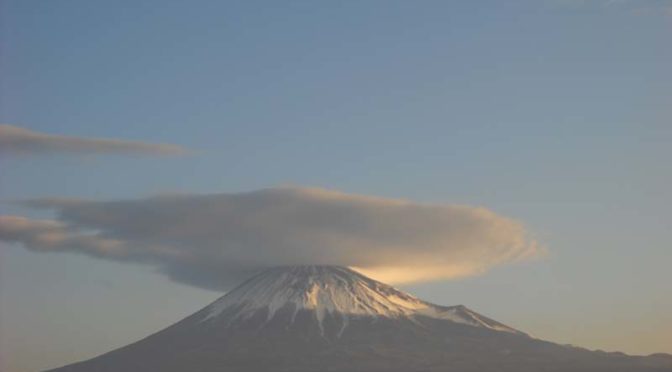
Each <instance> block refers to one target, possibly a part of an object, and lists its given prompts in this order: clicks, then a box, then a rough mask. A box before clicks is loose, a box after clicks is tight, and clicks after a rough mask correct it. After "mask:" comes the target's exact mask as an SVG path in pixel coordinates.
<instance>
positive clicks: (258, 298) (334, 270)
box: [205, 266, 520, 333]
mask: <svg viewBox="0 0 672 372" xmlns="http://www.w3.org/2000/svg"><path fill="white" fill-rule="evenodd" d="M287 308H289V309H291V310H293V311H294V315H296V313H297V312H298V311H300V310H309V311H314V312H315V315H316V318H317V320H318V322H319V325H320V328H321V327H322V320H323V319H324V317H325V315H326V314H332V315H333V314H338V315H340V317H341V318H342V319H344V325H343V327H345V326H346V324H345V322H347V317H349V316H350V317H358V316H372V317H386V318H400V317H408V318H413V317H417V316H427V317H432V318H437V319H445V320H450V321H453V322H457V323H463V324H468V325H472V326H476V327H483V328H488V329H492V330H497V331H505V332H511V333H520V332H519V331H517V330H515V329H513V328H510V327H507V326H505V325H503V324H501V323H498V322H496V321H494V320H491V319H488V318H486V317H483V316H481V315H479V314H477V313H475V312H473V311H471V310H469V309H467V308H466V307H464V306H452V307H443V306H437V305H433V304H431V303H428V302H425V301H422V300H420V299H418V298H416V297H414V296H411V295H409V294H407V293H404V292H402V291H399V290H397V289H395V288H393V287H391V286H389V285H387V284H383V283H380V282H377V281H375V280H373V279H370V278H367V277H365V276H363V275H361V274H359V273H357V272H355V271H353V270H351V269H348V268H344V267H337V266H289V267H278V268H273V269H270V270H267V271H264V272H262V273H261V274H259V275H257V276H255V277H253V278H251V279H249V280H248V281H246V282H244V283H243V284H241V285H240V286H238V287H237V288H235V289H234V290H232V291H231V292H229V293H227V294H226V295H225V296H223V297H222V298H220V299H219V300H217V301H216V302H214V303H213V304H211V305H210V306H209V307H208V308H207V314H208V315H207V316H206V318H205V320H209V319H213V318H216V317H217V316H218V315H220V314H221V313H222V312H224V311H225V310H228V309H236V313H235V315H234V316H233V319H238V318H243V319H244V318H248V317H251V316H252V315H254V314H255V313H256V312H257V311H259V310H267V314H268V320H270V319H272V318H273V316H274V315H275V314H276V313H277V312H278V310H280V309H287Z"/></svg>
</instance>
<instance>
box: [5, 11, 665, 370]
mask: <svg viewBox="0 0 672 372" xmlns="http://www.w3.org/2000/svg"><path fill="white" fill-rule="evenodd" d="M0 7H1V8H0V32H1V33H0V45H1V46H0V66H1V68H2V71H3V72H2V79H1V80H0V90H1V91H0V94H1V95H0V105H1V106H0V123H2V124H8V125H12V126H17V127H21V128H25V129H29V130H32V131H35V132H40V133H48V134H54V135H66V136H75V137H96V138H104V139H118V140H130V141H142V142H146V143H155V144H174V145H179V146H183V147H184V148H186V149H188V150H190V153H189V154H188V155H186V156H163V155H160V156H153V155H152V154H151V153H152V152H157V153H158V152H167V153H170V152H171V151H173V150H174V148H171V147H168V148H162V149H157V148H152V147H142V148H136V149H135V150H137V152H140V154H135V155H133V156H126V155H125V154H124V152H125V151H127V150H128V149H129V147H127V146H126V145H124V144H119V143H116V142H115V143H107V142H106V143H105V146H108V147H109V148H108V150H109V151H105V152H111V153H110V154H87V153H86V151H82V153H81V154H72V153H70V154H65V153H62V154H59V153H58V151H55V152H54V153H40V154H33V155H27V154H13V153H6V152H4V153H3V152H1V151H0V199H2V200H3V201H7V200H16V199H27V198H38V197H73V198H90V199H101V200H114V199H135V198H143V197H147V196H152V195H157V194H164V193H222V192H224V193H239V192H247V191H253V190H258V189H263V188H267V187H273V186H278V185H299V186H311V187H320V188H326V189H331V190H338V191H342V192H346V193H350V194H358V195H370V196H377V197H384V198H394V199H408V200H412V201H415V202H420V203H448V204H460V205H472V206H484V207H486V208H489V209H491V210H493V211H495V212H496V213H499V214H501V215H503V216H507V217H512V218H515V219H517V220H519V221H522V223H524V224H525V226H526V227H527V229H528V230H529V231H530V232H531V233H532V234H533V235H534V237H535V239H537V240H538V241H539V242H540V243H541V244H543V246H544V247H546V248H547V250H548V253H547V255H545V256H543V257H539V258H536V259H532V260H526V261H524V262H519V263H513V264H504V265H500V266H496V267H494V268H493V269H491V270H489V271H487V272H486V273H484V274H483V275H478V276H471V277H467V278H461V279H456V280H437V281H432V282H426V283H416V284H412V285H411V284H406V285H400V288H401V289H404V290H407V291H409V292H411V293H413V294H415V295H416V296H418V297H421V298H423V299H426V300H429V301H432V302H435V303H439V304H444V305H456V304H464V305H466V306H468V307H470V308H472V309H474V310H476V311H478V312H480V313H482V314H484V315H486V316H489V317H492V318H494V319H496V320H498V321H501V322H503V323H506V324H508V325H511V326H513V327H515V328H518V329H520V330H523V331H525V332H528V333H531V334H532V335H534V336H536V337H539V338H542V339H546V340H550V341H554V342H558V343H571V344H575V345H580V346H584V347H587V348H590V349H603V350H609V351H616V350H618V351H624V352H628V353H633V354H649V353H654V352H667V353H672V284H670V283H672V270H671V269H670V263H671V262H672V246H671V242H672V233H671V231H672V213H671V212H670V207H671V206H672V191H671V190H672V187H670V185H671V184H672V167H671V166H670V159H672V71H671V70H672V68H671V67H670V66H672V43H670V40H671V39H672V1H665V0H630V1H629V0H622V1H609V0H604V1H601V0H546V1H543V0H542V1H539V0H534V1H532V0H530V1H510V2H501V1H453V2H449V1H422V2H410V1H361V2H354V1H351V2H348V1H346V2H313V1H299V2H296V1H288V2H271V1H268V2H259V1H240V2H227V1H214V0H212V1H210V0H208V1H196V2H189V3H186V2H178V1H172V0H171V1H165V0H163V1H158V0H148V1H115V2H107V3H101V2H91V1H84V0H71V1H39V0H33V1H20V0H5V1H4V2H2V4H1V5H0ZM125 146H126V147H125ZM131 148H132V147H131ZM143 153H149V154H143ZM168 155H170V154H168ZM0 208H1V210H0V215H17V216H25V217H29V218H50V217H52V216H51V215H50V214H48V213H45V212H41V211H35V210H31V209H26V208H22V207H20V206H18V205H13V204H7V203H3V204H2V206H1V207H0ZM0 247H1V249H0V370H2V371H3V372H22V371H36V370H41V369H45V368H50V367H57V366H60V365H64V364H67V363H70V362H74V361H77V360H81V359H85V358H90V357H93V356H95V355H98V354H100V353H103V352H105V351H109V350H111V349H113V348H115V347H119V346H122V345H125V344H128V343H130V342H132V341H135V340H138V339H140V338H142V337H144V336H146V335H148V334H149V333H152V332H154V331H157V330H160V329H162V328H164V327H166V326H167V325H170V324H172V323H173V322H175V321H177V320H179V319H181V317H183V316H186V315H188V314H191V313H193V312H194V311H196V310H198V309H200V308H202V307H203V306H205V305H207V304H208V303H209V302H210V301H212V300H214V299H215V298H217V297H218V296H219V295H220V293H219V292H216V291H210V290H205V289H199V288H197V287H193V286H188V285H185V284H180V283H177V282H175V281H171V280H169V279H166V277H165V276H163V275H161V274H160V273H159V272H157V270H156V268H153V267H150V266H146V265H142V264H131V263H127V264H125V263H119V262H112V261H107V260H99V259H95V258H90V257H87V256H83V255H78V254H74V253H72V254H70V253H52V254H45V253H36V252H32V251H28V250H26V249H25V248H24V247H22V246H21V245H19V244H7V243H0Z"/></svg>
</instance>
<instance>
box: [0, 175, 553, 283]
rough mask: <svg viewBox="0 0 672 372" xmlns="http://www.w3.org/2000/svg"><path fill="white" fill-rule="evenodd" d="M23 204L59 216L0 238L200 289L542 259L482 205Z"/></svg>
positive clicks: (267, 201)
mask: <svg viewBox="0 0 672 372" xmlns="http://www.w3.org/2000/svg"><path fill="white" fill-rule="evenodd" d="M22 204H23V205H25V206H28V207H32V208H38V209H48V210H53V211H55V212H56V215H57V216H58V217H57V219H56V220H46V221H45V220H29V219H25V218H22V217H16V216H4V217H0V240H2V241H7V242H15V243H21V244H23V245H24V246H25V247H27V248H28V249H30V250H33V251H40V252H60V251H63V252H77V253H84V254H87V255H91V256H95V257H98V258H104V259H112V260H117V261H129V262H141V263H146V264H150V265H154V266H156V267H158V268H159V269H160V270H161V272H163V273H165V274H167V275H168V276H169V277H171V278H172V279H174V280H177V281H180V282H183V283H188V284H192V285H195V286H199V287H203V288H210V289H226V288H228V287H229V286H230V285H232V284H235V282H237V281H239V280H241V279H242V278H244V277H245V276H247V275H249V274H250V273H252V272H254V271H257V270H260V269H262V268H265V267H269V266H275V265H297V264H330V265H343V266H351V267H357V268H361V269H362V270H363V271H366V272H367V273H369V274H372V275H374V276H376V273H379V274H380V275H382V276H385V273H387V274H389V275H387V277H385V278H381V279H385V280H390V281H392V282H404V281H413V280H431V279H440V278H450V277H455V276H461V275H473V274H478V273H481V272H483V271H485V270H487V269H488V268H490V267H492V266H495V265H499V264H503V263H506V262H511V261H516V260H519V259H522V258H526V257H530V256H534V255H537V254H538V253H540V251H541V249H540V248H539V246H538V245H537V244H536V242H535V241H534V240H533V239H531V238H530V237H529V236H528V233H527V232H526V231H525V228H524V227H523V226H522V224H521V223H519V222H517V221H515V220H512V219H509V218H506V217H503V216H500V215H497V214H495V213H494V212H492V211H489V210H487V209H485V208H476V207H469V206H456V205H432V204H418V203H413V202H409V201H404V200H394V199H382V198H376V197H368V196H359V195H349V194H343V193H339V192H333V191H327V190H321V189H309V188H276V189H266V190H260V191H254V192H249V193H239V194H210V195H172V196H161V197H151V198H145V199H136V200H117V201H89V200H79V199H40V200H30V201H25V202H23V203H22ZM390 275H392V277H390Z"/></svg>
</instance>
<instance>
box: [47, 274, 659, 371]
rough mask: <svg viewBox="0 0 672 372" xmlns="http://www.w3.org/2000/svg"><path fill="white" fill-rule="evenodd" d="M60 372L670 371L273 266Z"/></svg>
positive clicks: (356, 283) (355, 283)
mask: <svg viewBox="0 0 672 372" xmlns="http://www.w3.org/2000/svg"><path fill="white" fill-rule="evenodd" d="M54 371H59V372H83V371H87V372H97V371H100V372H102V371H106V372H107V371H128V372H135V371H137V372H140V371H144V372H148V371H149V372H151V371H166V372H173V371H174V372H177V371H190V372H214V371H237V372H246V371H250V372H251V371H255V372H264V371H306V372H308V371H314V372H318V371H342V372H345V371H367V372H373V371H381V372H382V371H399V372H401V371H406V372H410V371H464V372H466V371H474V372H475V371H479V372H487V371H511V372H513V371H516V372H525V371H530V372H531V371H558V372H560V371H563V372H574V371H575V372H579V371H585V372H588V371H605V372H606V371H610V372H613V371H623V372H625V371H628V372H640V371H641V372H643V371H661V372H662V371H672V359H670V358H669V356H666V355H659V356H651V357H632V356H626V355H624V354H620V353H600V352H592V351H588V350H585V349H580V348H574V347H567V346H561V345H557V344H553V343H550V342H545V341H541V340H537V339H534V338H532V337H529V336H528V335H526V334H524V333H522V332H520V331H517V330H515V329H513V328H511V327H508V326H506V325H504V324H501V323H498V322H496V321H494V320H492V319H488V318H486V317H484V316H482V315H479V314H477V313H475V312H473V311H471V310H469V309H467V308H466V307H464V306H453V307H444V306H438V305H434V304H431V303H428V302H425V301H422V300H420V299H417V298H415V297H413V296H411V295H409V294H406V293H404V292H401V291H399V290H397V289H395V288H393V287H390V286H388V285H386V284H383V283H380V282H377V281H375V280H372V279H369V278H367V277H365V276H363V275H361V274H358V273H356V272H354V271H352V270H350V269H347V268H341V267H332V266H296V267H281V268H274V269H270V270H268V271H266V272H263V273H261V274H259V275H257V276H255V277H253V278H251V279H249V280H248V281H246V282H244V283H242V284H241V285H240V286H238V287H237V288H235V289H234V290H232V291H231V292H229V293H227V294H226V295H225V296H223V297H221V298H220V299H219V300H217V301H215V302H214V303H212V304H211V305H209V306H207V307H205V308H204V309H202V310H201V311H199V312H197V313H195V314H193V315H192V316H190V317H188V318H186V319H184V320H182V321H180V322H178V323H177V324H175V325H173V326H171V327H168V328H166V329H165V330H163V331H160V332H158V333H156V334H154V335H151V336H149V337H147V338H145V339H143V340H141V341H139V342H136V343H134V344H131V345H128V346H126V347H123V348H120V349H117V350H115V351H112V352H110V353H107V354H104V355H102V356H100V357H97V358H94V359H91V360H89V361H85V362H81V363H76V364H73V365H70V366H66V367H62V368H59V369H56V370H54Z"/></svg>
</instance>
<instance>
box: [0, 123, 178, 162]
mask: <svg viewBox="0 0 672 372" xmlns="http://www.w3.org/2000/svg"><path fill="white" fill-rule="evenodd" d="M0 153H5V154H20V155H38V154H129V155H132V154H135V155H183V154H186V153H187V150H186V149H185V148H183V147H181V146H178V145H171V144H160V143H159V144H156V143H145V142H139V141H126V140H115V139H103V138H83V137H72V136H60V135H53V134H46V133H40V132H34V131H31V130H28V129H24V128H19V127H16V126H12V125H0Z"/></svg>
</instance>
